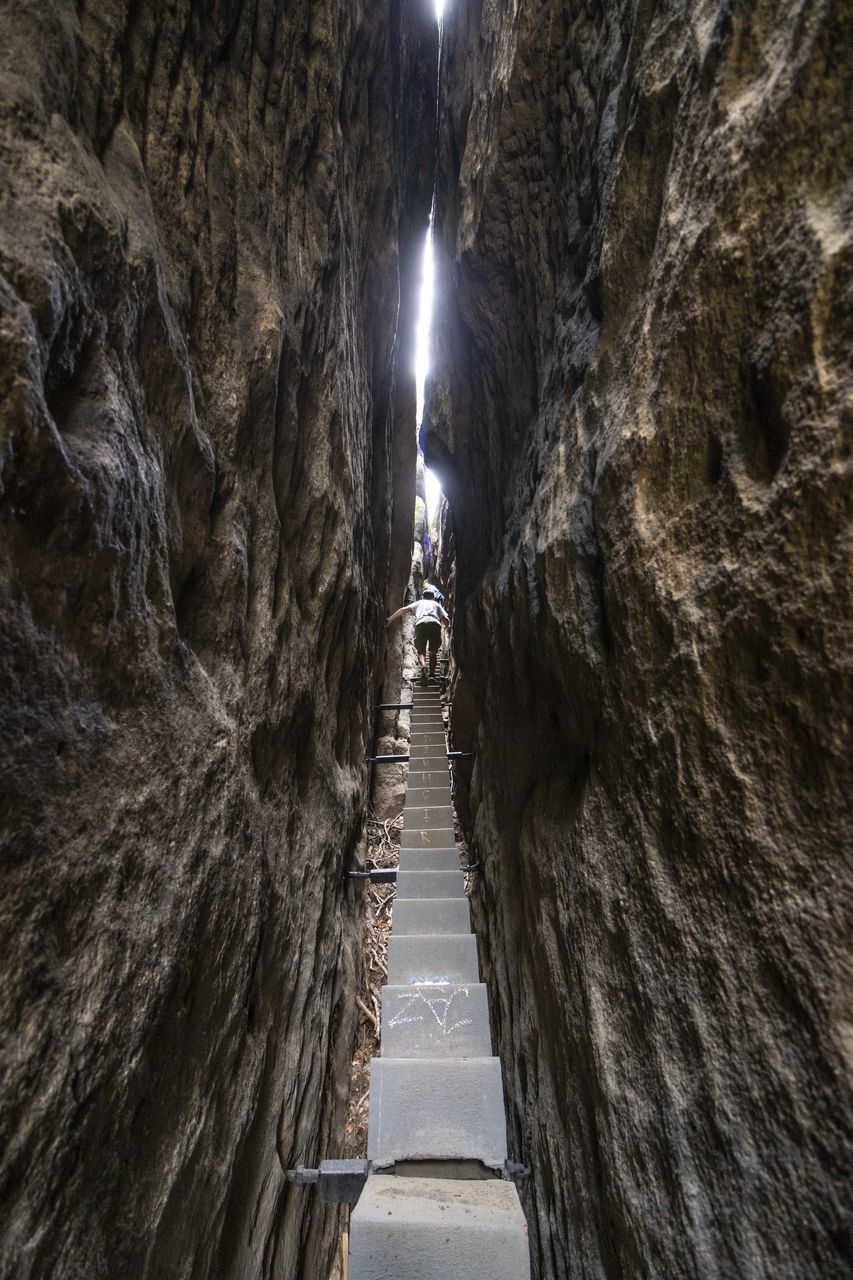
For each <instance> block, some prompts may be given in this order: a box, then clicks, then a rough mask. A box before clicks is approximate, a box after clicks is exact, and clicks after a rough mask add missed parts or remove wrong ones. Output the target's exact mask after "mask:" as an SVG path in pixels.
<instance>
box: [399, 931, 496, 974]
mask: <svg viewBox="0 0 853 1280" xmlns="http://www.w3.org/2000/svg"><path fill="white" fill-rule="evenodd" d="M479 981H480V969H479V965H478V964H477V939H476V938H475V937H474V935H473V933H441V934H422V935H419V936H418V935H412V934H397V933H392V934H391V936H390V937H389V939H388V982H389V983H390V984H391V985H392V986H405V985H408V984H411V983H421V982H426V983H432V984H436V983H440V982H457V983H460V984H463V985H464V983H466V982H470V983H477V982H479Z"/></svg>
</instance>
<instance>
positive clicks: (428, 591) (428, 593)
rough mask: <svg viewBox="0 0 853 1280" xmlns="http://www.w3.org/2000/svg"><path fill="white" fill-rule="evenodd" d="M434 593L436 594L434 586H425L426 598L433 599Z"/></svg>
mask: <svg viewBox="0 0 853 1280" xmlns="http://www.w3.org/2000/svg"><path fill="white" fill-rule="evenodd" d="M434 595H435V592H434V591H433V589H432V587H424V598H425V599H429V600H431V599H432V598H433V596H434Z"/></svg>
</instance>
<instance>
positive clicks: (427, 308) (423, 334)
mask: <svg viewBox="0 0 853 1280" xmlns="http://www.w3.org/2000/svg"><path fill="white" fill-rule="evenodd" d="M433 4H434V6H435V19H436V22H438V23H439V25H440V24H441V19H442V17H443V15H444V10H445V5H446V0H433ZM422 263H423V265H422V268H421V296H420V301H419V303H418V321H417V328H416V332H415V394H416V400H417V409H416V412H417V427H416V430H417V431H420V427H421V422H422V420H423V414H424V385H425V383H426V378H427V374H428V373H429V331H430V325H431V324H432V307H433V280H434V273H433V261H432V220H430V225H429V230H428V231H427V234H426V240H425V241H424V254H423V259H422ZM425 479H426V502H427V516H428V518H429V519H432V518H433V517H434V516H436V515H437V514H438V504H439V500H440V498H441V487H440V485H439V483H438V480H437V479H436V477H435V476H434V475H433V474H432V472H431V471H426V474H425Z"/></svg>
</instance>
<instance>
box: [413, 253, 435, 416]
mask: <svg viewBox="0 0 853 1280" xmlns="http://www.w3.org/2000/svg"><path fill="white" fill-rule="evenodd" d="M421 262H422V267H421V297H420V302H419V303H418V321H417V325H416V327H415V388H416V394H417V410H416V412H417V415H418V429H419V430H420V425H421V420H422V418H423V414H424V383H425V382H426V376H427V374H428V373H429V327H430V324H431V323H432V290H433V277H434V274H435V273H434V270H433V262H432V228H430V230H429V231H428V232H427V236H426V242H425V244H424V256H423V258H422V259H421Z"/></svg>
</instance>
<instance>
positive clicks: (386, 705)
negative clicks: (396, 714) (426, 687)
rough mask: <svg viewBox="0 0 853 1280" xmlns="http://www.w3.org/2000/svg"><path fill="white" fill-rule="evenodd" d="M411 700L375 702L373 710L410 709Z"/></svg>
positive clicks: (411, 705) (412, 704)
mask: <svg viewBox="0 0 853 1280" xmlns="http://www.w3.org/2000/svg"><path fill="white" fill-rule="evenodd" d="M414 705H415V704H414V703H413V702H377V703H376V706H375V707H374V708H373V710H374V711H411V709H412V707H413V706H414Z"/></svg>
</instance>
